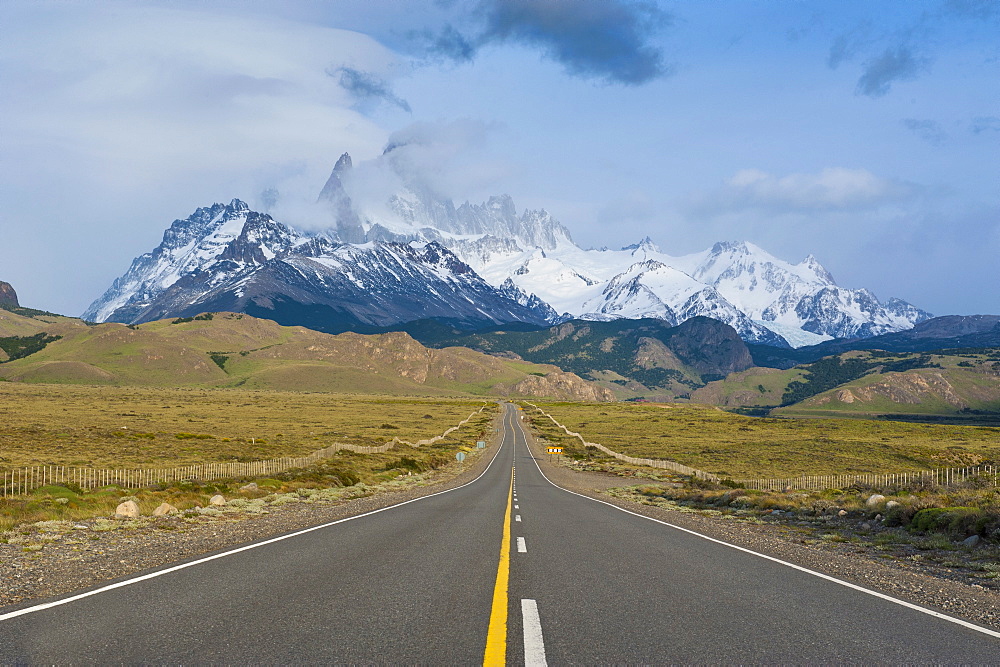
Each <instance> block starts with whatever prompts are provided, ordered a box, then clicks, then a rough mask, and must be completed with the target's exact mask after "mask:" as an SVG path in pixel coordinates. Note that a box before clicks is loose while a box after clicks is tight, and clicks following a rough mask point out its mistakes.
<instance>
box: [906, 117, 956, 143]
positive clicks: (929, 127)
mask: <svg viewBox="0 0 1000 667" xmlns="http://www.w3.org/2000/svg"><path fill="white" fill-rule="evenodd" d="M903 125H904V127H906V129H908V130H910V131H912V132H914V133H915V134H916V135H917V136H918V137H920V138H921V139H923V140H924V141H926V142H927V143H929V144H932V145H934V146H940V145H941V144H943V143H944V140H945V139H947V138H948V135H947V133H946V132H945V131H944V128H943V127H941V123H938V122H937V121H933V120H918V119H916V118H905V119H904V120H903Z"/></svg>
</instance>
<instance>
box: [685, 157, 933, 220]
mask: <svg viewBox="0 0 1000 667" xmlns="http://www.w3.org/2000/svg"><path fill="white" fill-rule="evenodd" d="M916 191H917V187H916V186H914V185H912V184H907V183H902V182H899V181H895V180H890V179H885V178H879V177H878V176H876V175H874V174H872V173H871V172H870V171H868V170H867V169H846V168H843V167H831V168H827V169H823V170H822V171H820V172H819V173H817V174H789V175H787V176H775V175H773V174H768V173H766V172H763V171H760V170H757V169H744V170H741V171H738V172H736V174H734V175H733V177H732V178H730V179H729V180H728V181H727V182H726V183H725V185H724V186H723V187H721V188H719V189H717V190H715V191H713V192H710V193H707V194H706V193H701V194H696V195H695V196H693V197H692V198H691V201H690V202H689V205H688V209H689V211H690V212H692V213H695V214H697V215H700V216H708V217H715V216H718V215H722V214H726V213H735V212H740V211H747V210H756V211H764V212H767V213H770V214H779V215H780V214H809V213H814V212H817V211H848V210H853V211H857V210H864V209H876V208H879V207H881V206H883V205H886V204H890V203H893V202H897V201H899V200H902V199H904V198H906V197H908V196H910V195H912V194H914V193H915V192H916Z"/></svg>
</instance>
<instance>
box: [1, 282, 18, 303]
mask: <svg viewBox="0 0 1000 667" xmlns="http://www.w3.org/2000/svg"><path fill="white" fill-rule="evenodd" d="M18 307H20V306H19V304H18V302H17V292H15V291H14V288H13V286H11V284H10V283H5V282H4V281H2V280H0V308H18Z"/></svg>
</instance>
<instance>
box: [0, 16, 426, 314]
mask: <svg viewBox="0 0 1000 667" xmlns="http://www.w3.org/2000/svg"><path fill="white" fill-rule="evenodd" d="M0 25H3V26H4V30H3V39H2V40H0V80H2V81H3V82H4V93H3V95H0V132H2V134H3V138H4V146H3V151H2V153H0V201H3V202H4V209H5V210H4V217H5V223H4V227H5V229H6V228H7V227H8V223H7V222H6V220H9V221H11V222H10V224H11V225H14V224H15V223H16V224H17V225H19V226H22V227H23V228H24V229H26V230H31V233H26V234H25V235H24V242H23V243H22V245H21V247H20V250H19V252H18V256H9V255H8V253H6V252H3V251H2V249H0V265H4V266H6V271H8V275H31V274H32V269H31V267H30V265H28V264H24V265H23V266H22V265H21V264H22V263H23V261H22V260H21V259H19V258H23V257H31V256H40V255H41V254H43V253H44V254H46V256H48V257H49V258H50V259H51V260H52V261H53V262H55V263H57V264H60V265H79V260H78V259H77V258H78V257H79V256H94V257H101V259H102V261H101V262H100V263H99V264H89V265H88V266H87V267H86V268H85V269H83V270H82V271H81V272H80V274H79V275H78V276H77V280H76V287H75V291H74V293H73V294H67V296H66V297H65V298H63V297H60V300H59V301H58V302H55V303H50V304H48V305H49V307H51V308H59V309H61V310H62V311H63V312H69V313H73V312H79V310H82V309H83V307H84V306H85V305H86V302H87V301H88V300H89V299H91V298H93V297H94V296H96V295H97V294H100V292H102V291H103V290H104V289H105V288H106V287H107V285H108V284H109V283H110V281H111V279H113V278H114V277H115V276H116V275H118V274H119V273H121V272H122V271H123V270H124V269H125V268H127V266H128V263H129V261H131V258H132V257H133V256H135V255H137V254H139V253H141V252H145V251H147V250H148V249H149V248H150V243H151V242H152V243H155V242H156V240H158V239H159V237H160V235H161V234H162V231H163V229H164V228H165V227H166V226H167V225H168V224H169V223H170V221H171V220H173V219H174V218H177V217H185V216H187V215H189V214H190V213H191V212H192V211H193V210H194V208H196V207H197V206H205V205H209V204H211V203H212V202H214V201H229V199H231V198H232V197H241V198H245V199H248V200H249V201H253V198H254V197H255V196H256V195H257V194H258V193H259V192H260V191H261V190H263V189H264V188H265V187H269V186H274V185H276V186H278V187H279V189H280V190H281V192H282V197H288V198H292V197H295V196H303V197H306V196H311V197H312V198H313V199H315V197H316V193H317V192H318V190H319V188H320V187H322V184H323V182H324V180H325V178H326V176H327V175H328V174H329V170H330V168H331V167H332V166H333V163H334V162H335V161H336V159H337V157H338V156H339V155H340V154H341V153H343V152H344V151H350V152H351V153H352V154H354V155H356V156H358V157H360V158H370V157H373V156H375V155H377V154H378V153H379V151H380V150H381V148H382V147H383V146H384V144H385V141H386V137H387V132H386V131H385V130H384V129H382V128H381V127H380V126H379V124H378V123H376V122H375V121H374V120H373V119H371V118H369V117H366V116H365V115H364V114H362V113H360V112H358V111H357V110H355V109H353V108H352V106H353V105H354V104H355V102H356V100H355V98H354V96H352V95H351V94H350V93H349V92H348V91H345V90H344V89H343V88H342V87H341V86H340V85H338V83H337V81H336V80H334V79H332V78H331V77H330V76H329V75H328V74H327V70H329V69H330V68H337V67H351V68H357V69H359V70H363V71H365V72H371V73H373V75H376V76H378V77H379V78H380V79H382V80H386V81H389V80H392V79H393V78H395V77H397V76H399V75H400V74H401V73H405V72H406V71H408V70H407V69H406V67H405V66H403V65H402V64H401V62H400V61H399V60H398V59H397V57H396V56H395V54H393V53H392V52H391V51H389V50H388V49H386V48H385V47H383V46H381V45H380V44H379V43H378V42H376V41H375V40H373V39H372V38H370V37H368V36H366V35H362V34H360V33H356V32H351V31H346V30H337V29H332V28H326V27H322V26H317V25H306V24H301V23H296V22H292V21H284V20H281V19H274V18H268V19H263V18H255V17H252V16H249V15H244V14H239V13H229V14H226V15H222V14H219V13H214V12H212V11H204V10H201V9H198V10H191V11H187V10H182V9H176V8H161V7H155V6H149V5H139V4H138V3H137V4H135V5H131V4H125V3H97V2H95V3H76V4H72V3H42V2H39V3H33V2H32V3H29V2H8V3H2V4H0ZM390 113H402V112H394V111H391V110H390ZM67 221H73V222H72V224H68V222H67ZM52 238H60V239H61V240H62V241H63V242H61V243H59V244H53V243H51V239H52ZM108 239H114V241H115V242H114V243H113V244H111V245H110V247H109V244H108ZM26 290H27V291H29V293H30V288H26ZM70 304H72V305H70Z"/></svg>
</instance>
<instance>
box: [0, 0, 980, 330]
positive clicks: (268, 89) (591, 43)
mask: <svg viewBox="0 0 1000 667" xmlns="http://www.w3.org/2000/svg"><path fill="white" fill-rule="evenodd" d="M0 86H2V88H3V90H4V93H3V95H2V96H0V137H2V143H0V201H2V202H3V205H2V207H0V280H6V281H8V282H11V283H12V284H14V286H15V288H16V289H17V290H18V292H19V294H20V296H21V300H22V302H24V303H25V304H28V305H31V306H33V307H39V308H46V309H50V310H54V311H58V312H64V313H68V314H76V313H79V312H82V310H83V309H84V308H85V307H86V306H87V305H88V304H89V302H90V301H91V300H93V299H94V298H96V297H97V296H99V295H100V294H101V293H102V292H103V290H104V289H106V288H107V287H108V286H109V285H110V283H111V281H112V280H113V279H114V278H115V277H117V276H118V275H120V274H121V273H122V272H123V271H124V270H125V269H126V268H127V267H128V264H129V262H130V261H131V259H132V258H133V257H135V256H136V255H138V254H141V253H143V252H147V251H149V250H151V249H152V248H153V247H154V246H155V245H156V244H157V243H158V242H159V240H160V237H161V236H162V232H163V230H164V229H165V228H166V227H167V226H168V225H169V224H170V222H171V221H172V220H174V219H175V218H183V217H186V216H187V215H189V214H190V213H191V212H192V211H193V210H194V209H195V208H197V207H199V206H205V205H208V204H211V203H213V202H215V201H229V200H230V199H232V198H233V197H239V198H241V199H245V200H247V201H248V202H250V203H251V204H253V205H258V204H259V203H260V193H261V192H262V191H263V190H265V189H266V188H269V187H275V188H277V189H278V190H279V191H280V193H281V202H282V204H281V205H279V206H278V207H277V208H276V209H275V216H276V217H278V218H279V219H282V220H284V221H287V222H289V223H293V224H295V223H298V222H305V221H299V220H296V219H295V216H296V213H297V211H298V210H299V209H297V208H296V206H295V203H296V202H304V201H307V200H308V199H310V198H314V197H315V194H316V192H318V190H319V189H320V188H321V187H322V184H323V182H324V180H325V178H326V176H327V175H328V174H329V170H330V169H331V167H332V165H333V163H334V162H335V161H336V159H337V157H338V156H339V155H340V154H341V153H342V152H344V151H349V152H350V153H351V154H352V156H353V157H354V159H355V163H359V162H364V161H365V160H368V159H371V158H374V157H375V156H376V155H378V154H379V153H381V151H382V150H383V149H384V147H385V146H386V144H387V143H389V142H390V141H393V140H395V139H398V138H400V137H405V138H407V139H409V140H411V141H414V140H416V141H417V143H418V144H419V145H420V146H421V147H422V149H423V150H422V151H417V152H415V153H414V157H413V164H412V165H411V168H412V169H414V170H417V171H420V173H421V175H422V177H423V178H424V179H425V180H426V181H427V182H428V183H429V184H430V185H432V186H433V187H435V188H436V189H438V190H439V191H440V192H442V193H443V194H447V195H449V196H451V197H453V198H454V199H456V200H457V201H458V202H461V201H464V200H467V199H468V200H471V201H482V200H483V199H485V198H486V197H488V196H489V195H491V194H498V193H509V194H510V195H512V196H513V197H514V200H515V202H516V203H517V204H518V206H519V207H521V208H523V207H530V208H545V209H547V210H549V211H550V212H552V213H553V214H554V215H555V217H556V218H557V219H559V220H560V221H562V222H563V223H564V224H565V225H566V226H567V227H569V228H570V230H571V232H572V233H573V235H574V238H575V239H576V240H577V241H578V242H579V243H580V244H581V245H584V246H598V247H599V246H605V245H606V246H612V247H614V246H621V245H625V244H628V243H632V242H634V241H636V240H638V239H640V238H642V237H644V236H646V235H648V236H650V237H652V238H653V240H654V241H656V242H657V243H658V245H660V247H661V248H662V249H663V250H664V251H666V252H670V253H673V254H683V253H687V252H693V251H697V250H701V249H704V248H705V247H708V246H709V245H711V244H712V243H713V242H715V241H718V240H744V239H745V240H749V241H752V242H754V243H756V244H758V245H760V246H762V247H763V248H765V249H766V250H768V251H769V252H771V253H772V254H774V255H776V256H778V257H780V258H782V259H787V260H791V261H798V260H800V259H802V258H803V257H804V256H805V255H807V254H810V253H812V254H814V255H815V256H816V257H817V258H818V259H819V260H820V261H821V262H822V263H823V264H824V265H825V266H826V267H827V268H828V269H829V270H830V271H831V272H832V273H833V275H834V276H835V277H836V278H837V280H838V282H839V283H840V284H842V285H844V286H847V287H868V288H870V289H872V290H873V291H874V292H875V293H876V294H877V295H878V296H879V297H880V298H883V299H885V298H887V297H890V296H898V297H901V298H904V299H906V300H908V301H911V302H912V303H914V304H915V305H917V306H920V307H922V308H924V309H926V310H929V311H931V312H934V313H935V314H967V313H1000V289H997V280H996V274H997V269H998V268H1000V267H998V261H997V258H998V256H1000V179H998V176H1000V174H998V171H1000V159H998V156H1000V3H997V2H992V1H990V2H984V1H978V0H950V1H941V2H836V3H833V2H818V1H817V2H792V1H783V2H777V1H775V2H764V1H761V2H743V1H735V2H655V3H654V2H624V1H618V0H601V1H597V0H549V1H547V2H528V1H526V0H504V1H502V2H501V1H500V0H469V1H467V2H460V1H458V0H439V1H437V2H433V1H427V2H418V1H406V2H404V1H402V0H398V1H389V0H367V1H365V2H360V1H355V0H341V1H339V2H334V3H329V2H294V1H293V2H283V3H272V2H253V1H252V0H251V1H246V0H241V1H239V2H237V1H235V0H234V1H232V2H225V1H215V2H211V1H209V2H144V3H143V2H139V3H137V2H131V3H123V2H91V3H76V4H72V3H64V2H35V1H32V2H19V1H17V0H8V1H7V2H4V3H2V4H0ZM282 214H284V215H282Z"/></svg>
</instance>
